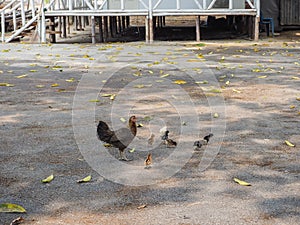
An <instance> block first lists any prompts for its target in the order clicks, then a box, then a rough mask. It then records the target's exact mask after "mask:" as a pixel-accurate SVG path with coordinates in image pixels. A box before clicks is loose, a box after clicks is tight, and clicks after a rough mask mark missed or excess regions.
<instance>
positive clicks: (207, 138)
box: [203, 134, 214, 143]
mask: <svg viewBox="0 0 300 225" xmlns="http://www.w3.org/2000/svg"><path fill="white" fill-rule="evenodd" d="M212 136H214V135H213V134H209V135H206V136H205V137H204V138H203V139H204V140H205V141H206V142H207V143H208V142H209V139H210V138H211V137H212Z"/></svg>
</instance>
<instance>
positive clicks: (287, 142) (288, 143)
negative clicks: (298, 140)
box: [285, 140, 295, 147]
mask: <svg viewBox="0 0 300 225" xmlns="http://www.w3.org/2000/svg"><path fill="white" fill-rule="evenodd" d="M285 143H286V145H288V146H290V147H295V145H294V144H292V143H291V142H289V141H288V140H285Z"/></svg>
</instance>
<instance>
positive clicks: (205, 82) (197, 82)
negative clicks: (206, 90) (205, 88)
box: [195, 80, 208, 84]
mask: <svg viewBox="0 0 300 225" xmlns="http://www.w3.org/2000/svg"><path fill="white" fill-rule="evenodd" d="M195 83H196V84H208V81H207V80H204V81H196V82H195Z"/></svg>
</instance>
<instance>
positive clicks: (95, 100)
mask: <svg viewBox="0 0 300 225" xmlns="http://www.w3.org/2000/svg"><path fill="white" fill-rule="evenodd" d="M89 102H100V100H98V99H91V100H89Z"/></svg>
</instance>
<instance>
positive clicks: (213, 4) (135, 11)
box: [0, 0, 260, 43]
mask: <svg viewBox="0 0 300 225" xmlns="http://www.w3.org/2000/svg"><path fill="white" fill-rule="evenodd" d="M25 5H27V8H34V9H36V8H37V10H32V17H31V19H28V20H27V21H25V20H26V18H25V17H24V16H23V15H24V13H25V7H24V6H25ZM18 9H19V10H21V13H20V14H21V15H22V16H21V17H22V26H21V27H20V28H17V26H14V29H15V31H14V34H13V35H12V36H11V37H9V38H8V39H5V35H4V33H5V32H4V31H5V18H6V15H8V14H12V15H15V12H16V10H18ZM259 12H260V0H229V1H225V0H173V1H170V0H98V1H97V0H52V1H50V2H49V0H42V1H41V2H40V5H39V6H38V7H36V4H35V1H34V0H25V1H22V0H12V1H11V2H10V3H9V6H5V7H4V8H3V9H1V10H0V13H1V24H2V26H1V28H2V29H1V32H2V42H9V41H11V40H12V39H13V38H14V37H15V36H17V35H19V34H20V33H22V31H23V30H24V29H26V28H27V27H28V26H30V25H31V24H32V23H33V22H38V23H37V24H38V26H37V32H38V34H39V37H40V42H46V33H47V31H46V18H49V19H50V20H51V24H52V25H50V31H48V33H50V36H51V40H52V41H55V35H56V34H57V33H58V32H57V31H56V30H55V26H54V23H55V18H58V19H59V23H60V26H61V27H62V28H61V31H60V32H62V33H63V34H62V35H63V36H66V35H67V29H68V28H67V26H68V21H69V19H70V17H72V18H75V22H76V23H79V26H80V24H82V22H83V18H84V17H86V18H88V19H89V21H90V23H89V24H90V26H91V32H92V42H93V43H96V38H95V30H96V24H98V25H99V29H100V35H101V38H100V40H102V41H105V37H106V36H109V35H114V33H115V32H117V31H118V30H123V29H126V28H127V27H128V26H130V24H129V21H130V19H129V18H130V17H132V16H142V17H144V18H145V19H144V27H145V31H146V32H145V40H146V42H150V43H151V42H153V41H154V29H155V27H156V26H163V25H164V24H163V21H164V20H165V17H168V16H195V18H196V19H195V27H196V40H197V41H199V40H200V33H201V30H200V16H245V17H248V18H250V19H248V21H250V23H251V24H253V26H252V27H251V29H252V31H251V32H250V33H251V34H253V39H254V40H257V39H258V36H259V17H260V15H259ZM15 22H16V21H15V20H14V23H15ZM76 26H77V25H76Z"/></svg>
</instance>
